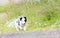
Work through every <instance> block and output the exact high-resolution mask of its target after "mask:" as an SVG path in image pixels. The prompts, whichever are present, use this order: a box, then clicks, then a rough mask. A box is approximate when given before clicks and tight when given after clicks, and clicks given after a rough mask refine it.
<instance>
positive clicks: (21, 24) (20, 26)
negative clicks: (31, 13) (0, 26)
mask: <svg viewBox="0 0 60 38" xmlns="http://www.w3.org/2000/svg"><path fill="white" fill-rule="evenodd" d="M26 22H27V18H26V17H20V18H19V19H17V20H16V22H15V24H16V25H15V27H16V30H17V31H19V30H24V31H25V30H26Z"/></svg>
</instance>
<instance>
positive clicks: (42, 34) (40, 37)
mask: <svg viewBox="0 0 60 38" xmlns="http://www.w3.org/2000/svg"><path fill="white" fill-rule="evenodd" d="M0 38H60V30H59V29H56V30H53V31H39V32H27V33H14V34H5V35H0Z"/></svg>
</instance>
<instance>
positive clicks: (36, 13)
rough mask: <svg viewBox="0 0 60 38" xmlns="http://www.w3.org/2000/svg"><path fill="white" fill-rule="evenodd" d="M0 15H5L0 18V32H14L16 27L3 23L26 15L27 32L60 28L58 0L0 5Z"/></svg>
mask: <svg viewBox="0 0 60 38" xmlns="http://www.w3.org/2000/svg"><path fill="white" fill-rule="evenodd" d="M0 12H1V13H2V15H3V14H4V13H6V14H7V16H6V17H5V18H4V19H3V18H0V19H1V20H0V24H1V25H0V34H4V33H16V32H17V31H16V29H15V27H14V28H7V27H6V25H5V23H6V22H7V21H9V20H11V19H14V18H17V17H18V16H26V17H27V20H28V21H27V23H28V24H27V25H28V28H27V31H22V30H21V31H19V32H29V31H37V30H49V29H50V30H53V29H56V28H60V1H59V0H51V1H49V2H48V1H47V0H41V1H40V2H35V1H34V2H31V3H25V4H21V5H12V6H7V7H0ZM1 13H0V14H1Z"/></svg>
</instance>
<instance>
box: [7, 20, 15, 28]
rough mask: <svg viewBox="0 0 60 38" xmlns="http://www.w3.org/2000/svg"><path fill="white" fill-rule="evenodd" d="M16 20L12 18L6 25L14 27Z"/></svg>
mask: <svg viewBox="0 0 60 38" xmlns="http://www.w3.org/2000/svg"><path fill="white" fill-rule="evenodd" d="M14 21H15V20H10V21H8V22H7V23H6V25H7V27H14V25H15V22H14Z"/></svg>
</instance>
